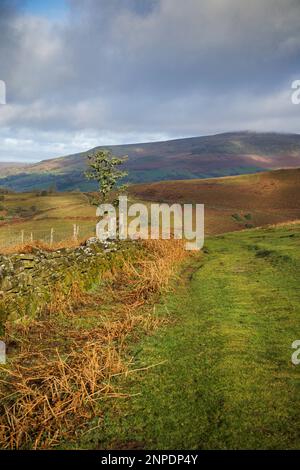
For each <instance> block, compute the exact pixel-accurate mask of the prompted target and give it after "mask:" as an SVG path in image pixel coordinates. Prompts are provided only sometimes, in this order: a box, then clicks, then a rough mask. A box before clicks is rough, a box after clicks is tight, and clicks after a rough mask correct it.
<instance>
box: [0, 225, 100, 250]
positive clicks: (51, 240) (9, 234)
mask: <svg viewBox="0 0 300 470" xmlns="http://www.w3.org/2000/svg"><path fill="white" fill-rule="evenodd" d="M93 236H95V227H94V226H92V225H91V226H80V225H77V224H73V226H71V227H70V228H69V229H66V228H64V229H58V228H55V227H50V228H49V229H36V230H34V229H33V230H31V229H20V230H16V229H14V230H13V231H9V230H8V231H6V233H5V234H4V233H2V234H1V233H0V249H5V248H9V247H13V246H19V245H28V244H34V243H35V242H42V243H45V244H47V245H50V246H52V245H54V244H56V243H61V242H67V241H73V242H79V241H80V240H82V239H86V238H89V237H93Z"/></svg>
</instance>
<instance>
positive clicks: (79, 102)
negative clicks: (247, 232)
mask: <svg viewBox="0 0 300 470" xmlns="http://www.w3.org/2000/svg"><path fill="white" fill-rule="evenodd" d="M10 5H12V2H8V1H7V2H3V1H0V60H1V62H0V66H1V68H0V79H4V80H5V81H6V82H7V89H8V98H9V103H8V105H7V106H6V107H4V108H3V107H2V108H1V110H0V126H1V127H0V138H1V137H2V145H1V150H0V159H2V160H5V159H7V158H13V157H16V158H18V159H21V158H34V159H38V158H43V157H47V156H54V155H56V153H57V152H58V151H59V153H60V154H63V153H67V152H69V151H76V150H77V149H78V150H81V149H82V148H88V147H89V146H90V145H91V144H95V145H96V144H97V143H99V144H103V143H106V141H107V142H108V143H113V142H125V141H126V142H128V141H132V140H145V139H156V138H167V137H179V136H184V135H200V134H205V133H214V132H220V131H227V130H238V129H247V128H248V129H256V130H278V131H281V130H283V131H294V132H298V131H299V130H300V129H299V113H300V109H299V108H297V107H296V106H294V105H292V104H291V101H290V86H291V81H292V79H294V78H300V65H299V59H300V57H299V54H300V27H299V14H300V2H299V1H298V0H285V1H284V2H283V1H282V0H260V1H258V0H252V1H251V2H242V1H240V0H202V1H199V0H185V1H184V2H183V1H182V0H161V1H159V0H144V1H143V0H85V1H84V2H83V1H82V0H69V2H68V5H69V13H68V15H67V19H65V18H64V20H63V21H60V19H59V18H57V21H53V19H52V18H51V20H50V19H47V17H36V16H34V15H29V14H26V15H25V14H24V12H23V11H22V2H15V4H14V5H13V7H11V6H10ZM19 144H20V145H19ZM30 146H32V152H31V154H30Z"/></svg>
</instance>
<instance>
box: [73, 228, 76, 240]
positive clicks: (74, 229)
mask: <svg viewBox="0 0 300 470" xmlns="http://www.w3.org/2000/svg"><path fill="white" fill-rule="evenodd" d="M73 240H74V242H77V226H76V224H73Z"/></svg>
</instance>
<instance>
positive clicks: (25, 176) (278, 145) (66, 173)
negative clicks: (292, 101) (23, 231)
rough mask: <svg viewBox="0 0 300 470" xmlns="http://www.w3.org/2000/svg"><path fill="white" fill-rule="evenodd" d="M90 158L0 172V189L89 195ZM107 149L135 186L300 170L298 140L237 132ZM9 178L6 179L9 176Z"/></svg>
mask: <svg viewBox="0 0 300 470" xmlns="http://www.w3.org/2000/svg"><path fill="white" fill-rule="evenodd" d="M99 148H100V147H97V148H95V149H92V150H90V151H88V152H84V153H78V154H75V155H69V156H66V157H60V158H55V159H51V160H45V161H42V162H39V163H35V164H31V165H23V166H21V167H15V166H13V167H11V168H9V169H8V168H7V164H5V166H4V168H1V167H0V172H1V176H0V186H7V187H9V188H11V189H15V190H18V191H24V190H26V191H28V190H31V189H36V188H47V187H49V186H50V185H54V184H55V185H56V187H57V189H58V190H59V191H66V190H67V191H68V190H75V189H80V190H89V189H93V183H90V182H87V181H86V180H85V177H84V175H83V172H84V170H85V168H86V160H87V158H86V157H87V154H88V153H91V152H93V151H95V150H97V149H99ZM101 148H108V149H110V150H112V152H113V153H114V154H116V155H128V156H129V160H128V162H127V164H126V167H127V169H128V171H129V180H130V181H131V182H133V183H143V182H151V181H163V180H170V179H179V180H182V179H193V178H209V177H220V176H228V175H239V174H250V173H256V172H260V171H264V170H272V169H279V168H296V167H300V135H299V134H276V133H253V132H236V133H226V134H218V135H212V136H206V137H192V138H186V139H177V140H169V141H165V142H152V143H141V144H129V145H117V146H110V147H101ZM8 172H9V173H8Z"/></svg>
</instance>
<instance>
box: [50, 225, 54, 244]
mask: <svg viewBox="0 0 300 470" xmlns="http://www.w3.org/2000/svg"><path fill="white" fill-rule="evenodd" d="M53 235H54V229H53V228H52V229H51V232H50V246H52V245H53Z"/></svg>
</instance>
